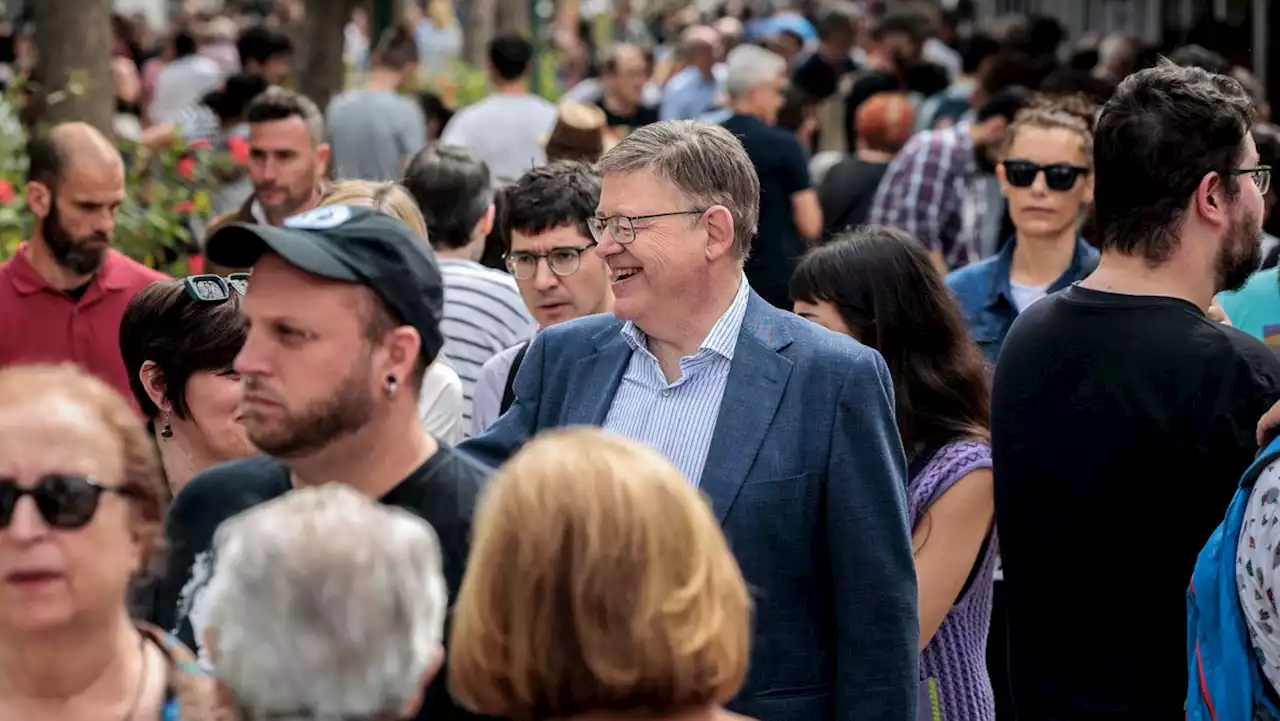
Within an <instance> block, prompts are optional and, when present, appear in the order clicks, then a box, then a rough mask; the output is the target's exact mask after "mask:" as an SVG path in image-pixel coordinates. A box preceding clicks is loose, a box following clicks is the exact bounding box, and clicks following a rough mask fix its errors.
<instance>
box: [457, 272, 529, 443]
mask: <svg viewBox="0 0 1280 721" xmlns="http://www.w3.org/2000/svg"><path fill="white" fill-rule="evenodd" d="M439 263H440V273H441V275H443V276H444V321H443V322H442V323H441V324H440V330H441V332H443V333H444V352H445V354H446V355H448V356H449V365H450V366H452V367H453V370H454V371H456V372H457V373H458V378H459V379H460V380H461V381H462V419H463V422H462V427H463V428H465V429H468V430H469V429H470V428H471V397H472V395H473V394H474V392H475V385H476V379H477V378H479V377H480V368H481V366H483V365H484V363H485V361H487V360H489V359H490V358H492V357H493V356H495V355H497V354H498V353H500V352H502V351H503V350H505V349H507V348H510V347H511V346H513V345H515V344H517V343H520V342H521V341H526V340H528V339H530V338H532V337H533V334H534V332H536V331H537V330H538V324H537V323H536V322H534V320H533V316H531V315H529V311H528V310H527V309H525V307H524V299H522V298H521V297H520V290H519V288H517V287H516V282H515V280H514V279H512V277H511V276H510V275H508V274H506V273H503V272H501V271H497V270H493V269H492V268H486V267H485V266H483V265H480V264H479V263H477V262H475V261H472V260H462V259H458V258H440V259H439Z"/></svg>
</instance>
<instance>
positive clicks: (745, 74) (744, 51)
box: [725, 45, 787, 98]
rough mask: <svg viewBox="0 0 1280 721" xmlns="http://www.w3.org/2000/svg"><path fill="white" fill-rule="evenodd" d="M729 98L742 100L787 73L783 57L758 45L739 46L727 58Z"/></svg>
mask: <svg viewBox="0 0 1280 721" xmlns="http://www.w3.org/2000/svg"><path fill="white" fill-rule="evenodd" d="M725 66H726V67H727V69H728V80H727V81H726V83H725V85H726V86H727V88H728V90H729V97H732V98H741V97H742V96H744V95H746V94H747V93H748V92H750V91H751V90H753V89H755V88H758V87H760V86H762V85H765V84H767V83H771V82H774V81H776V80H777V79H778V76H780V75H782V74H783V73H785V72H786V71H787V61H786V60H784V59H783V58H782V56H781V55H779V54H777V53H775V52H773V51H772V50H766V49H764V48H762V47H760V46H758V45H739V46H738V47H736V48H734V49H733V50H730V51H729V57H727V58H725Z"/></svg>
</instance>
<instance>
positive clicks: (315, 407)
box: [246, 356, 374, 458]
mask: <svg viewBox="0 0 1280 721" xmlns="http://www.w3.org/2000/svg"><path fill="white" fill-rule="evenodd" d="M369 373H370V365H369V358H368V356H366V357H365V358H364V359H363V360H361V361H360V362H358V363H356V364H355V365H353V366H352V368H351V371H350V372H348V373H347V375H346V376H345V377H344V378H343V379H342V381H341V382H340V383H339V384H338V387H337V388H335V389H334V392H333V394H332V395H330V396H329V397H328V398H325V399H323V400H320V401H317V402H316V403H313V404H311V405H310V406H308V407H306V408H304V409H302V411H301V412H299V413H296V414H294V413H287V414H286V417H285V418H283V419H281V422H280V425H279V426H278V427H275V428H257V429H255V428H253V427H252V426H251V425H249V424H246V431H247V432H248V436H249V440H250V441H251V442H252V443H253V445H255V446H257V447H258V449H259V450H261V451H262V452H263V453H266V454H268V455H271V456H275V457H277V458H299V457H302V456H306V455H308V454H310V453H314V452H316V451H318V450H320V449H322V448H324V447H325V446H327V445H329V444H330V443H332V442H333V441H335V440H337V439H338V438H341V437H343V436H346V435H350V434H351V433H354V432H356V431H358V430H360V429H361V428H364V427H365V426H366V425H368V423H369V420H370V419H371V418H372V417H373V408H374V400H373V397H372V396H371V395H370V394H369V390H368V388H369Z"/></svg>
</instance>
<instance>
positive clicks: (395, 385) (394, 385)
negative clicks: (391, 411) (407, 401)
mask: <svg viewBox="0 0 1280 721" xmlns="http://www.w3.org/2000/svg"><path fill="white" fill-rule="evenodd" d="M398 390H400V381H398V380H396V377H395V376H387V399H388V400H390V399H393V398H395V397H396V391H398Z"/></svg>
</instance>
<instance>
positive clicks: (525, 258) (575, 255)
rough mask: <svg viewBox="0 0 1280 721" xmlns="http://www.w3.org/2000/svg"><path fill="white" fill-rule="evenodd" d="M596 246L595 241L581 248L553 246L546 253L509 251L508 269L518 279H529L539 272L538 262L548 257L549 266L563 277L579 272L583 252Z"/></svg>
mask: <svg viewBox="0 0 1280 721" xmlns="http://www.w3.org/2000/svg"><path fill="white" fill-rule="evenodd" d="M594 247H596V244H595V243H587V244H586V245H584V246H582V247H581V248H552V249H551V250H549V251H547V252H546V253H525V252H518V253H507V254H506V256H505V258H504V259H505V260H506V263H507V270H508V271H510V272H511V275H513V276H515V277H516V280H528V279H530V278H532V277H533V276H535V275H537V274H538V262H539V261H540V260H542V259H543V258H546V259H547V267H548V268H550V269H551V272H552V273H554V274H555V275H558V276H560V277H561V278H563V277H565V276H567V275H573V274H574V273H577V272H578V268H579V267H580V266H581V265H582V254H583V253H585V252H587V251H588V250H591V249H592V248H594Z"/></svg>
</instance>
